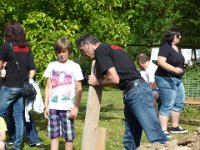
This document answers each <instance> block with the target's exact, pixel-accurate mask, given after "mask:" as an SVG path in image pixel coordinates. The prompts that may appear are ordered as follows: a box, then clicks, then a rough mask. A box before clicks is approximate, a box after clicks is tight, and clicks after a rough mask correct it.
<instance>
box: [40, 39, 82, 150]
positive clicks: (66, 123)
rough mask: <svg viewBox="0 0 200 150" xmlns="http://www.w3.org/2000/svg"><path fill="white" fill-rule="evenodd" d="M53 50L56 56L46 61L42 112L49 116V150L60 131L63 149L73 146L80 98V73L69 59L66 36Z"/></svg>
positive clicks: (55, 149)
mask: <svg viewBox="0 0 200 150" xmlns="http://www.w3.org/2000/svg"><path fill="white" fill-rule="evenodd" d="M54 51H55V54H56V56H57V59H58V60H56V61H54V62H51V63H49V64H48V66H47V68H46V70H45V72H44V75H43V76H44V77H45V78H47V82H46V87H45V93H44V106H45V107H44V116H45V118H48V135H49V137H50V138H51V150H58V149H59V139H58V138H59V136H60V133H61V134H62V137H63V138H64V139H65V150H72V149H73V140H74V138H75V133H74V119H75V118H76V117H77V115H78V109H79V105H80V101H81V96H82V82H81V80H83V74H82V71H81V68H80V66H79V64H77V63H75V62H74V61H72V60H70V59H69V56H70V54H71V51H72V48H71V43H70V42H69V40H68V39H67V38H65V37H61V38H59V39H58V40H57V41H56V43H55V45H54ZM60 131H62V132H60Z"/></svg>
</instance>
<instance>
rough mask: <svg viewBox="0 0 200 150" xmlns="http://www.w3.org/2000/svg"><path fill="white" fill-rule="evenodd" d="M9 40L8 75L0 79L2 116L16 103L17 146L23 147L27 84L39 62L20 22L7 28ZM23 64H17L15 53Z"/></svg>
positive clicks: (0, 53) (1, 51) (1, 54)
mask: <svg viewBox="0 0 200 150" xmlns="http://www.w3.org/2000/svg"><path fill="white" fill-rule="evenodd" d="M4 39H5V43H3V45H1V47H0V69H2V67H3V63H4V62H7V67H6V75H5V77H4V76H1V82H0V117H4V116H5V114H6V113H7V111H8V108H9V106H10V105H11V104H13V112H14V113H13V116H14V122H15V140H14V149H15V150H20V149H21V145H22V141H23V132H24V97H23V83H22V82H24V81H25V82H28V81H29V79H32V78H33V77H34V75H35V69H36V67H35V64H34V61H33V55H32V53H31V51H30V47H29V46H28V43H27V41H26V37H25V32H24V29H23V28H22V26H21V25H20V23H19V22H17V21H9V22H7V23H6V24H5V28H4ZM14 55H15V56H16V59H17V61H18V65H19V66H20V71H19V70H18V69H19V68H18V66H17V65H16V60H15V56H14Z"/></svg>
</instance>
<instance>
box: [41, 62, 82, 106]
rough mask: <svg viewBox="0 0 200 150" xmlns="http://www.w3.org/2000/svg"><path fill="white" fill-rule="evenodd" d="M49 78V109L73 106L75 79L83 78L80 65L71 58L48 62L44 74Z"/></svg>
mask: <svg viewBox="0 0 200 150" xmlns="http://www.w3.org/2000/svg"><path fill="white" fill-rule="evenodd" d="M43 76H44V77H45V78H50V80H51V88H50V93H49V109H56V110H70V109H71V108H73V107H74V97H75V81H80V80H83V74H82V71H81V68H80V65H79V64H77V63H75V62H74V61H72V60H68V61H67V62H66V63H60V62H59V61H54V62H51V63H49V64H48V66H47V68H46V70H45V72H44V75H43Z"/></svg>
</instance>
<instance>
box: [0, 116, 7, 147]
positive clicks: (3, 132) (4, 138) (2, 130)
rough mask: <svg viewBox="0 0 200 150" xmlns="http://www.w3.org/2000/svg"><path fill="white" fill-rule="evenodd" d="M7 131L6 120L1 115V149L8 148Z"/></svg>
mask: <svg viewBox="0 0 200 150" xmlns="http://www.w3.org/2000/svg"><path fill="white" fill-rule="evenodd" d="M6 131H7V127H6V123H5V120H4V119H3V117H0V150H5V149H6V144H5V140H6Z"/></svg>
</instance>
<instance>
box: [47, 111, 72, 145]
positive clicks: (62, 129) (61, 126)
mask: <svg viewBox="0 0 200 150" xmlns="http://www.w3.org/2000/svg"><path fill="white" fill-rule="evenodd" d="M69 115H70V111H66V110H54V109H50V110H49V120H48V136H49V137H50V138H51V139H55V138H58V137H60V135H62V137H63V138H64V139H65V141H68V142H72V141H73V139H74V138H75V133H74V119H70V118H69Z"/></svg>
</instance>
